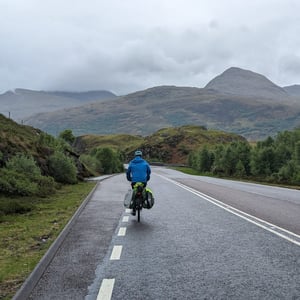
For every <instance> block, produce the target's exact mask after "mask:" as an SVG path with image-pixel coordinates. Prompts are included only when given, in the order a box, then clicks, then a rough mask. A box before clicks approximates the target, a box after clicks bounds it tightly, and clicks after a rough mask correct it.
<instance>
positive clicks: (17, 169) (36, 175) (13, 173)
mask: <svg viewBox="0 0 300 300" xmlns="http://www.w3.org/2000/svg"><path fill="white" fill-rule="evenodd" d="M54 192H55V182H54V179H53V178H52V177H45V176H42V175H41V170H40V168H39V167H38V166H37V165H36V163H35V161H34V159H33V157H31V156H25V155H22V154H18V155H16V156H14V157H12V158H11V159H10V160H9V161H8V162H7V163H6V167H5V168H2V169H0V193H3V194H5V195H20V196H32V195H38V196H46V195H48V194H49V193H54Z"/></svg>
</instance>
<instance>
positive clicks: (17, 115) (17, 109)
mask: <svg viewBox="0 0 300 300" xmlns="http://www.w3.org/2000/svg"><path fill="white" fill-rule="evenodd" d="M113 98H116V95H114V94H113V93H111V92H108V91H88V92H78V93H76V92H65V91H55V92H47V91H34V90H28V89H16V90H14V91H8V92H6V93H4V94H1V95H0V113H2V114H4V115H6V116H10V117H11V118H13V119H14V120H16V121H19V122H20V121H21V120H24V119H25V118H27V117H29V116H31V115H33V114H36V113H40V112H49V111H55V110H59V109H64V108H68V107H74V106H80V105H83V104H86V103H91V102H97V101H105V100H110V99H113Z"/></svg>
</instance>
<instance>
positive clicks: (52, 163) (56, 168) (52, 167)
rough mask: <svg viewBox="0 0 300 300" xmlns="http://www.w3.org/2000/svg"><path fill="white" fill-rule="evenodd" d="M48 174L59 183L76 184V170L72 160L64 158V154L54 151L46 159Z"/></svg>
mask: <svg viewBox="0 0 300 300" xmlns="http://www.w3.org/2000/svg"><path fill="white" fill-rule="evenodd" d="M48 164H49V173H50V175H51V176H52V177H53V178H54V179H55V181H57V182H60V183H71V184H74V183H76V182H77V168H76V166H75V163H74V161H73V160H72V158H70V157H68V156H66V155H65V154H64V153H62V152H59V151H56V152H54V154H52V155H51V156H50V157H49V159H48Z"/></svg>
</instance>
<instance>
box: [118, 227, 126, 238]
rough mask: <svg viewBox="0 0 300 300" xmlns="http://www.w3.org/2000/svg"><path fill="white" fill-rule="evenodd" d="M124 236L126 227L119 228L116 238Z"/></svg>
mask: <svg viewBox="0 0 300 300" xmlns="http://www.w3.org/2000/svg"><path fill="white" fill-rule="evenodd" d="M125 235H126V227H120V229H119V232H118V236H125Z"/></svg>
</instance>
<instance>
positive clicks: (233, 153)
mask: <svg viewBox="0 0 300 300" xmlns="http://www.w3.org/2000/svg"><path fill="white" fill-rule="evenodd" d="M188 165H189V166H190V167H192V168H193V169H195V170H196V171H198V172H200V173H201V174H206V175H214V176H225V177H233V178H237V179H253V180H256V181H261V182H269V183H277V184H284V185H296V186H297V185H300V129H299V128H298V129H295V130H293V131H284V132H281V133H279V134H278V135H277V136H276V137H275V138H272V137H268V138H267V139H265V140H264V141H260V142H257V143H256V145H254V146H253V145H252V146H251V145H250V144H249V143H248V142H247V141H243V142H232V143H230V144H227V145H224V144H220V145H216V146H214V147H211V146H209V145H204V146H203V147H202V148H201V149H200V150H197V151H193V152H192V153H190V154H189V157H188Z"/></svg>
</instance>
